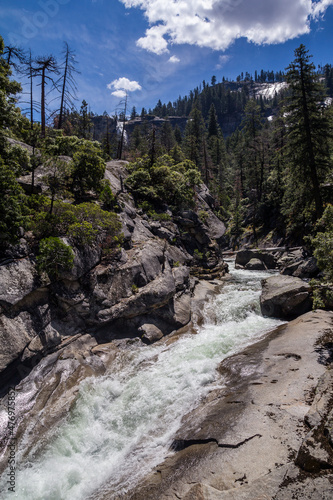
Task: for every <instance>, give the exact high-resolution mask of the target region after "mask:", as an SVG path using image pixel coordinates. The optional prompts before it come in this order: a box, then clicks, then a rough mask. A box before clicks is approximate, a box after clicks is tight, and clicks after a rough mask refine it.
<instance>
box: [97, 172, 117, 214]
mask: <svg viewBox="0 0 333 500" xmlns="http://www.w3.org/2000/svg"><path fill="white" fill-rule="evenodd" d="M99 199H100V201H101V202H102V203H103V208H104V209H105V210H111V209H112V208H114V207H115V205H116V197H115V196H114V194H113V192H112V189H111V186H110V181H108V180H107V179H103V180H102V181H101V192H100V195H99Z"/></svg>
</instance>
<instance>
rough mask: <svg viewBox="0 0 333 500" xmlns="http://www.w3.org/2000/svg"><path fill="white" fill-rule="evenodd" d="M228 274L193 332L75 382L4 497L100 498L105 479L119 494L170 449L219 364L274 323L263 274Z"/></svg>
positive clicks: (128, 354)
mask: <svg viewBox="0 0 333 500" xmlns="http://www.w3.org/2000/svg"><path fill="white" fill-rule="evenodd" d="M231 267H232V266H231ZM231 274H232V279H231V280H230V281H227V282H226V283H225V285H224V286H223V288H222V291H221V293H220V294H218V295H216V296H215V297H213V298H211V299H210V301H209V302H207V303H206V305H205V308H204V317H205V321H204V324H203V326H201V327H200V328H199V327H198V333H197V334H196V335H194V334H185V335H183V336H181V337H180V338H179V340H177V341H176V342H173V343H167V342H161V343H158V344H155V345H151V346H143V345H141V344H140V343H139V342H138V343H134V344H133V345H132V347H131V348H130V349H129V350H128V351H124V352H122V353H121V354H120V355H119V358H118V360H116V363H118V365H117V366H118V369H117V370H113V372H112V373H110V374H106V375H104V376H101V377H97V378H90V379H86V380H85V381H84V382H83V383H81V385H80V391H79V396H78V399H77V401H76V405H75V407H74V409H73V411H72V412H71V413H70V415H69V416H68V419H67V421H66V422H65V423H64V424H63V425H62V426H61V427H60V428H59V429H58V431H57V435H56V437H54V438H53V439H52V440H51V442H50V444H49V445H48V446H47V447H46V449H45V450H44V452H43V453H42V454H41V455H40V456H39V457H37V458H34V454H33V451H32V452H31V453H30V455H29V458H28V460H26V461H25V462H24V463H22V464H21V465H20V466H19V468H18V470H17V478H16V492H15V493H14V494H13V493H11V492H7V494H6V489H7V488H6V486H5V481H6V478H4V479H3V480H2V483H1V484H0V486H1V487H2V490H3V491H4V492H5V493H4V494H3V496H2V498H3V499H9V498H10V499H13V498H16V499H20V500H23V499H24V500H27V499H29V500H83V499H85V498H86V499H87V498H89V496H90V495H92V497H91V498H95V499H98V498H99V493H98V491H100V492H101V491H102V490H103V485H106V487H107V489H108V491H112V493H113V494H114V495H116V494H121V493H124V492H126V490H128V489H129V488H131V487H133V486H134V485H135V484H136V483H137V482H138V481H139V480H140V478H142V477H143V476H144V475H145V474H147V473H148V472H149V471H151V470H152V468H153V467H154V466H156V465H157V464H158V463H160V462H162V461H163V460H164V458H165V457H166V455H168V454H170V453H172V452H171V451H170V444H171V442H172V439H173V436H174V435H175V433H176V431H177V429H178V428H179V426H180V423H181V419H182V417H183V416H184V415H185V414H186V413H187V412H189V411H190V410H191V409H193V408H194V407H195V406H196V405H197V404H198V403H199V402H200V400H201V399H202V398H203V397H204V396H205V395H207V393H208V392H209V391H211V390H212V389H214V388H216V387H218V386H219V387H221V385H223V379H222V378H221V377H220V376H219V375H218V372H217V370H216V368H217V366H218V364H219V363H220V362H221V361H222V360H223V359H224V358H226V357H227V356H230V355H231V354H234V353H235V352H237V351H239V350H241V349H242V348H244V347H245V346H246V345H249V344H251V343H253V342H255V341H256V340H258V339H260V338H261V337H262V336H263V335H264V334H265V333H267V331H269V330H271V329H273V328H274V327H275V326H277V325H278V324H280V322H279V321H277V320H275V319H272V318H263V317H262V316H261V314H260V308H259V296H260V290H261V285H260V281H261V279H262V278H264V277H267V275H268V273H267V272H262V271H237V270H235V269H234V268H233V267H232V270H231ZM33 439H35V440H36V439H38V436H34V437H33ZM110 488H111V489H110ZM96 492H97V493H96Z"/></svg>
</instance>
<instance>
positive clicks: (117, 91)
mask: <svg viewBox="0 0 333 500" xmlns="http://www.w3.org/2000/svg"><path fill="white" fill-rule="evenodd" d="M107 88H108V89H110V90H113V89H114V91H113V92H111V95H114V96H115V97H118V98H119V99H123V98H124V97H126V95H127V93H128V92H135V91H136V90H141V89H142V87H141V85H140V84H139V83H138V82H136V81H135V80H133V81H131V80H129V79H128V78H126V77H124V76H123V77H122V78H118V79H117V80H113V82H111V83H108V84H107Z"/></svg>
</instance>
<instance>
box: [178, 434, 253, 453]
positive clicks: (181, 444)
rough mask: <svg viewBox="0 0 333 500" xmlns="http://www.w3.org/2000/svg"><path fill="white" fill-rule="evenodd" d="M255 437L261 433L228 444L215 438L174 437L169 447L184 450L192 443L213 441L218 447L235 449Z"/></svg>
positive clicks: (192, 444)
mask: <svg viewBox="0 0 333 500" xmlns="http://www.w3.org/2000/svg"><path fill="white" fill-rule="evenodd" d="M255 437H259V438H261V437H262V435H261V434H254V435H253V436H250V437H248V438H246V439H243V441H240V442H239V443H236V444H229V443H219V442H218V440H217V439H215V438H207V439H175V440H174V441H173V443H172V445H171V449H172V450H173V451H182V450H185V449H186V448H189V447H190V446H194V445H198V444H199V445H201V444H208V443H215V444H216V445H217V446H218V447H219V448H232V449H236V448H239V447H240V446H242V445H243V444H246V443H247V442H248V441H251V440H252V439H254V438H255Z"/></svg>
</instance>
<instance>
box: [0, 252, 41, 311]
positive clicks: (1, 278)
mask: <svg viewBox="0 0 333 500" xmlns="http://www.w3.org/2000/svg"><path fill="white" fill-rule="evenodd" d="M40 285H41V282H40V280H39V277H38V273H37V271H36V266H35V263H34V262H33V261H32V260H31V259H29V258H25V259H20V260H16V261H14V262H11V263H10V264H7V265H4V266H0V303H1V302H5V303H6V304H10V305H14V304H16V303H17V302H19V301H20V300H22V299H23V298H24V297H25V296H26V295H28V294H29V293H31V292H32V291H33V290H35V289H36V288H39V287H40Z"/></svg>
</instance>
